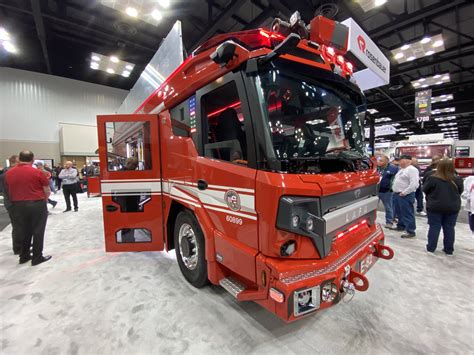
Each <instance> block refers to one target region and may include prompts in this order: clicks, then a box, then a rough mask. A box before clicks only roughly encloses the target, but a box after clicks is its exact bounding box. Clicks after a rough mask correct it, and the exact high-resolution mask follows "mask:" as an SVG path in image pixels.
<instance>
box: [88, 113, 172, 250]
mask: <svg viewBox="0 0 474 355" xmlns="http://www.w3.org/2000/svg"><path fill="white" fill-rule="evenodd" d="M97 127H98V133H99V156H100V179H101V192H102V205H103V218H104V234H105V249H106V251H108V252H123V251H157V250H163V244H164V243H163V223H162V213H163V211H162V183H161V161H160V154H159V147H160V142H159V125H158V117H157V116H156V115H111V116H98V117H97Z"/></svg>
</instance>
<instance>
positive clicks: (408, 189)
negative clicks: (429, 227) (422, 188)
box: [391, 155, 420, 238]
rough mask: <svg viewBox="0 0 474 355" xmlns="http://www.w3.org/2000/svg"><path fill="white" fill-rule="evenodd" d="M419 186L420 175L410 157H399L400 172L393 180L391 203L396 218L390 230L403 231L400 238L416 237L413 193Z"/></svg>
mask: <svg viewBox="0 0 474 355" xmlns="http://www.w3.org/2000/svg"><path fill="white" fill-rule="evenodd" d="M419 185H420V174H419V172H418V169H416V168H415V167H414V166H412V165H411V156H409V155H402V156H401V157H400V170H399V171H398V173H397V175H395V178H394V180H393V185H392V190H393V202H394V206H395V213H396V215H397V216H398V223H397V226H396V227H393V228H391V229H393V230H398V231H405V233H404V234H402V238H414V237H415V236H416V233H415V230H416V222H415V208H414V205H413V204H414V203H415V191H416V189H417V188H418V186H419Z"/></svg>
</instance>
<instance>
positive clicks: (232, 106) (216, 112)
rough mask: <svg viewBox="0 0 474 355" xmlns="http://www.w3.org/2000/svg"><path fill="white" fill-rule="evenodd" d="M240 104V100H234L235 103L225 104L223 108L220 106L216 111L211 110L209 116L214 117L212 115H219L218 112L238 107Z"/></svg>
mask: <svg viewBox="0 0 474 355" xmlns="http://www.w3.org/2000/svg"><path fill="white" fill-rule="evenodd" d="M239 106H240V101H237V102H234V103H233V104H230V105H228V106H225V107H223V108H220V109H218V110H216V111H214V112H211V113H209V114H208V115H207V117H212V116H217V115H218V114H220V113H222V112H224V111H225V110H227V109H228V108H236V107H239Z"/></svg>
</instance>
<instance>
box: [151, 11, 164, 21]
mask: <svg viewBox="0 0 474 355" xmlns="http://www.w3.org/2000/svg"><path fill="white" fill-rule="evenodd" d="M151 16H152V17H153V18H154V19H155V20H156V21H160V20H161V19H162V18H163V15H162V14H161V11H160V10H158V9H155V10H153V12H152V13H151Z"/></svg>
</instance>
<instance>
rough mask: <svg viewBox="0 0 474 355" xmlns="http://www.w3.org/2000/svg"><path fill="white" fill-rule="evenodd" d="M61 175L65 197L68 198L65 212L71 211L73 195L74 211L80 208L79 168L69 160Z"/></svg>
mask: <svg viewBox="0 0 474 355" xmlns="http://www.w3.org/2000/svg"><path fill="white" fill-rule="evenodd" d="M59 177H60V178H61V180H62V186H63V193H64V199H65V200H66V209H65V210H64V212H69V211H71V196H72V201H73V202H74V212H77V211H78V210H79V206H78V204H77V179H78V176H77V169H75V168H73V167H72V162H71V161H67V162H66V164H65V165H64V169H63V170H61V172H60V173H59Z"/></svg>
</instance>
